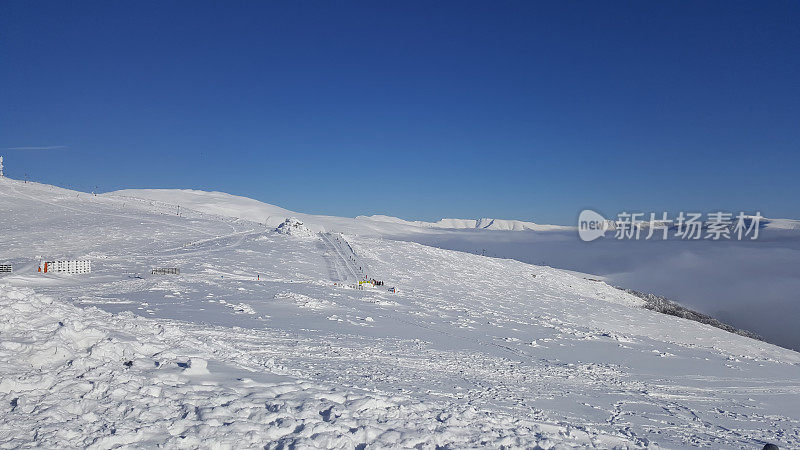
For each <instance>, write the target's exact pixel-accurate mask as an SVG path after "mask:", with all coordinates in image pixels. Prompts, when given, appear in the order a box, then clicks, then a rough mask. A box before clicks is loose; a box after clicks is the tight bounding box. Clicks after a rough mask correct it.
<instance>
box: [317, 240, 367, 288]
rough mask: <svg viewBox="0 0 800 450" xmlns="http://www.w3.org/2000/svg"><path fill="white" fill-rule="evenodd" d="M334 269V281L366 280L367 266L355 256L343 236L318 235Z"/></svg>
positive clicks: (352, 281)
mask: <svg viewBox="0 0 800 450" xmlns="http://www.w3.org/2000/svg"><path fill="white" fill-rule="evenodd" d="M320 237H321V238H322V240H323V242H324V243H325V246H326V247H327V249H328V251H329V253H330V255H331V258H332V259H333V261H332V264H333V266H334V267H335V273H336V278H334V281H347V282H351V283H356V282H358V281H363V280H366V279H368V276H367V265H366V263H365V262H363V261H362V260H361V258H359V257H358V255H356V252H355V251H353V247H351V246H350V244H349V243H348V242H347V241H346V240H345V238H344V236H342V235H341V234H337V233H320Z"/></svg>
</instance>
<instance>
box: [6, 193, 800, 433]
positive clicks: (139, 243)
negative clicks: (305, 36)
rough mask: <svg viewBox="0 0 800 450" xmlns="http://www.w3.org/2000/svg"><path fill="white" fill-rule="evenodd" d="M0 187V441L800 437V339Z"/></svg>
mask: <svg viewBox="0 0 800 450" xmlns="http://www.w3.org/2000/svg"><path fill="white" fill-rule="evenodd" d="M0 183H2V185H0V188H1V189H0V193H2V194H3V195H2V196H0V212H2V213H3V214H2V216H1V217H2V218H0V226H2V227H3V230H5V232H4V234H3V235H2V237H1V238H0V244H2V245H0V259H2V260H3V261H6V260H9V261H14V264H15V273H14V274H11V275H8V276H5V277H3V278H0V304H1V306H2V309H1V310H0V336H2V347H1V348H0V376H2V378H1V379H0V397H1V398H0V401H2V403H1V404H4V405H6V406H5V407H4V408H5V409H4V410H3V409H2V408H3V407H2V406H0V411H2V413H0V445H2V446H4V447H16V446H27V445H36V446H40V447H94V448H110V447H114V446H115V445H127V444H135V445H140V446H145V447H152V446H156V445H166V446H168V447H196V446H199V445H202V446H210V445H212V444H219V445H221V446H230V447H263V446H265V445H266V446H268V447H276V448H279V447H287V446H291V445H297V446H301V447H303V446H318V447H345V448H352V447H355V446H358V445H360V444H369V445H372V446H375V447H392V446H415V445H421V446H423V447H433V446H436V445H450V446H454V447H469V446H478V445H488V446H490V447H499V446H503V445H506V446H511V447H518V446H522V447H525V446H536V445H539V446H541V447H542V448H549V447H553V446H557V445H564V446H568V447H572V446H587V447H602V448H605V447H623V448H624V447H626V446H630V447H653V448H655V447H659V446H663V447H667V448H675V447H690V446H709V447H714V448H720V447H723V448H756V447H757V446H759V445H763V444H764V443H765V442H773V443H776V444H778V445H781V446H782V447H786V448H792V447H798V446H800V431H798V430H800V407H798V405H800V355H798V354H797V353H795V352H791V351H788V350H785V349H781V348H779V347H775V346H773V345H770V344H766V343H763V342H759V341H754V340H750V339H747V338H744V337H741V336H736V335H732V334H729V333H726V332H723V331H721V330H718V329H715V328H712V327H709V326H704V325H701V324H698V323H695V322H690V321H686V320H681V319H678V318H675V317H670V316H664V315H661V314H657V313H654V312H652V311H648V310H644V309H642V308H639V307H638V306H639V305H641V300H640V299H638V298H636V297H633V296H631V295H628V294H626V293H624V292H622V291H619V290H617V289H614V288H612V287H610V286H607V285H605V284H604V283H599V282H595V281H590V280H586V279H583V278H580V277H577V276H574V275H572V274H568V273H566V272H563V271H559V270H556V269H551V268H548V267H539V266H532V265H527V264H523V263H519V262H516V261H511V260H500V259H493V258H486V257H481V256H477V255H471V254H465V253H459V252H452V251H446V250H441V249H436V248H432V247H426V246H422V245H418V244H414V243H408V242H398V241H392V240H384V239H380V238H376V237H363V236H355V235H339V234H338V233H321V234H320V235H319V237H318V238H316V239H300V238H296V237H293V236H285V235H280V234H278V233H273V232H269V231H268V230H266V229H264V227H263V226H261V225H260V224H257V223H254V222H250V221H246V220H237V219H230V218H223V217H220V216H215V215H212V214H206V213H202V212H199V211H192V210H189V209H185V208H181V215H180V216H178V215H177V214H176V213H172V214H170V212H171V211H174V210H175V209H176V208H173V207H172V206H171V205H167V204H162V203H159V202H155V203H154V202H152V201H146V200H135V199H131V198H106V197H102V196H101V197H95V196H91V195H89V194H81V193H75V192H73V191H67V190H62V189H58V188H53V187H49V186H42V185H37V184H33V183H29V184H23V183H21V182H15V181H12V180H2V181H0ZM123 205H124V206H123ZM262 229H263V230H264V231H260V230H262ZM54 253H57V254H54ZM36 256H43V257H62V256H63V257H90V258H91V259H92V260H93V269H94V273H93V274H91V275H90V276H84V277H79V276H64V275H61V276H59V275H46V276H45V275H38V274H36V273H35V268H34V267H35V264H36V263H37V262H38V261H37V258H36ZM152 267H180V268H181V275H177V276H176V275H160V276H157V275H152V276H151V275H149V274H150V271H149V269H150V268H152ZM359 267H360V268H361V270H359ZM368 267H369V268H368ZM124 272H135V273H139V274H141V276H142V278H129V277H128V276H126V275H124ZM366 276H369V277H374V278H377V279H381V280H384V281H385V282H386V283H387V287H388V286H396V287H398V289H399V293H398V294H390V293H388V292H386V290H385V289H377V288H376V289H366V290H355V289H351V288H349V287H348V286H347V284H348V283H354V282H355V281H356V280H360V279H363V278H364V277H366ZM334 282H338V283H340V284H339V285H334ZM31 288H32V289H33V290H31ZM98 308H101V309H102V310H101V309H98Z"/></svg>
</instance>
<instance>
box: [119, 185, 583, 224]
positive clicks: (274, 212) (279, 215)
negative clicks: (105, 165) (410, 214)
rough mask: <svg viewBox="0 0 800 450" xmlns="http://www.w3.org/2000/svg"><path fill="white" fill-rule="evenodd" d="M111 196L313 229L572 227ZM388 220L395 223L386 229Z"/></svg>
mask: <svg viewBox="0 0 800 450" xmlns="http://www.w3.org/2000/svg"><path fill="white" fill-rule="evenodd" d="M103 195H105V196H110V197H133V198H141V199H149V200H155V201H160V202H165V203H168V204H173V205H181V206H182V207H185V208H190V209H193V210H197V211H201V212H205V213H208V214H217V215H220V216H227V217H239V218H242V219H247V220H251V221H254V222H259V223H264V224H265V225H267V226H273V227H274V226H277V225H279V224H280V223H281V222H283V221H284V220H286V219H288V218H292V217H296V218H298V219H299V220H301V221H303V222H305V223H306V224H307V225H308V226H310V227H311V228H312V229H313V230H314V231H324V230H325V229H326V227H327V228H329V229H336V230H339V231H344V230H347V231H353V232H360V233H370V232H373V231H375V230H383V231H404V232H413V231H414V229H418V228H423V229H430V228H435V229H470V228H472V229H482V230H498V231H527V230H530V231H554V230H570V229H573V228H574V227H565V226H560V225H541V224H537V223H533V222H523V221H521V220H500V219H488V218H482V219H477V220H476V219H441V220H439V221H437V222H424V221H408V220H403V219H399V218H397V217H390V216H383V215H373V216H358V217H356V218H355V219H350V218H344V217H333V216H320V215H313V214H302V213H297V212H293V211H289V210H287V209H284V208H281V207H278V206H274V205H270V204H268V203H263V202H260V201H258V200H253V199H250V198H246V197H240V196H236V195H231V194H226V193H223V192H208V191H198V190H192V189H125V190H120V191H114V192H109V193H107V194H103ZM387 224H393V225H395V226H396V227H393V228H389V229H387V227H386V225H387Z"/></svg>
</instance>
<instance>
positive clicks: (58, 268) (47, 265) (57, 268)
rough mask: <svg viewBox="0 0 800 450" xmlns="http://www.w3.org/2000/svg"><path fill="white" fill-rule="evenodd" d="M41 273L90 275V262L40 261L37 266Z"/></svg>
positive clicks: (72, 260) (67, 260)
mask: <svg viewBox="0 0 800 450" xmlns="http://www.w3.org/2000/svg"><path fill="white" fill-rule="evenodd" d="M39 272H42V273H91V272H92V262H91V261H89V260H77V259H65V260H58V261H42V262H41V264H39Z"/></svg>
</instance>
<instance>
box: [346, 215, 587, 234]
mask: <svg viewBox="0 0 800 450" xmlns="http://www.w3.org/2000/svg"><path fill="white" fill-rule="evenodd" d="M356 219H363V220H375V221H380V222H389V223H396V224H405V225H412V226H418V227H425V228H444V229H455V230H461V229H471V228H474V229H481V230H498V231H526V230H530V231H554V230H571V229H573V228H574V227H567V226H561V225H541V224H538V223H533V222H523V221H521V220H503V219H489V218H482V219H440V220H438V221H436V222H424V221H420V220H414V221H407V220H403V219H398V218H397V217H391V216H383V215H373V216H358V217H356Z"/></svg>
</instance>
